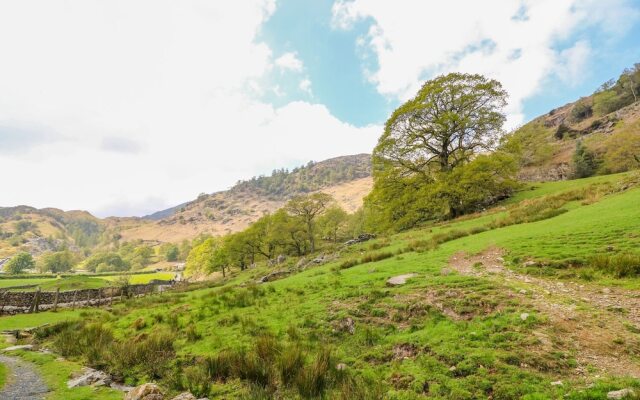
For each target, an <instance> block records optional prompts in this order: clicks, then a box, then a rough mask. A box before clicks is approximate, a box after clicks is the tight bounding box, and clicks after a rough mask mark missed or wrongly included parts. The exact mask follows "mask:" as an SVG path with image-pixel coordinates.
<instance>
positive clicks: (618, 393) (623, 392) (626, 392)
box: [607, 388, 635, 399]
mask: <svg viewBox="0 0 640 400" xmlns="http://www.w3.org/2000/svg"><path fill="white" fill-rule="evenodd" d="M634 395H635V392H634V391H633V389H629V388H626V389H620V390H613V391H611V392H609V393H607V399H624V398H627V397H630V396H634Z"/></svg>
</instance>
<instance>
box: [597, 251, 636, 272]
mask: <svg viewBox="0 0 640 400" xmlns="http://www.w3.org/2000/svg"><path fill="white" fill-rule="evenodd" d="M589 264H590V265H591V266H593V267H594V268H596V269H599V270H602V271H604V272H606V273H610V274H613V275H615V276H616V277H617V278H625V277H638V276H640V255H638V254H632V253H622V254H613V255H611V254H597V255H594V256H593V257H591V258H590V260H589Z"/></svg>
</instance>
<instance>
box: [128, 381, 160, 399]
mask: <svg viewBox="0 0 640 400" xmlns="http://www.w3.org/2000/svg"><path fill="white" fill-rule="evenodd" d="M124 400H164V393H163V392H162V390H161V389H160V387H159V386H158V385H156V384H155V383H145V384H143V385H140V386H137V387H135V388H133V389H132V390H131V391H130V392H129V393H127V394H126V395H125V396H124Z"/></svg>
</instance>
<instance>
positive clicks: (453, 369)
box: [449, 365, 458, 372]
mask: <svg viewBox="0 0 640 400" xmlns="http://www.w3.org/2000/svg"><path fill="white" fill-rule="evenodd" d="M456 369H458V368H456V366H455V365H454V366H452V367H451V368H449V371H451V372H453V371H455V370H456Z"/></svg>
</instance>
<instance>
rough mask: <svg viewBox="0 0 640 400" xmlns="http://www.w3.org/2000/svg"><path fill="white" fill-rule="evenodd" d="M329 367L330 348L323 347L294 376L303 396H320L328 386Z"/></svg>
mask: <svg viewBox="0 0 640 400" xmlns="http://www.w3.org/2000/svg"><path fill="white" fill-rule="evenodd" d="M330 367H331V350H330V349H327V348H324V349H321V350H320V352H318V354H317V355H316V357H315V359H314V360H313V362H312V363H311V364H310V365H308V366H306V367H305V368H303V369H302V370H301V371H300V373H299V374H298V377H297V378H296V387H297V389H298V392H299V393H300V395H301V396H302V397H304V398H315V397H320V396H322V395H323V394H324V392H325V390H326V389H327V386H328V372H329V369H330Z"/></svg>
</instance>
